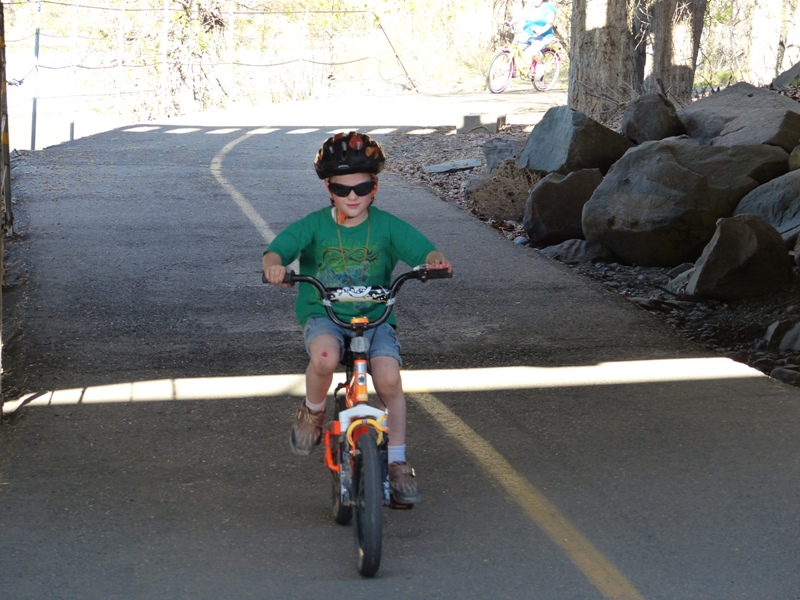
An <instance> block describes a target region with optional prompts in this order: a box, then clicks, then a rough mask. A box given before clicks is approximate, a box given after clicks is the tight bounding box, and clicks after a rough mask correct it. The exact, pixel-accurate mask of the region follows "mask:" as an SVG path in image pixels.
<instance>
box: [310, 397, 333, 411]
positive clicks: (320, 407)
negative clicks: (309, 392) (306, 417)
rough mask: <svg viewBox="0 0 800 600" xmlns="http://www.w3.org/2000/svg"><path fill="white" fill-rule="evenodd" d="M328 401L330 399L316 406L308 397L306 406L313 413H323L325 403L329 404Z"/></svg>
mask: <svg viewBox="0 0 800 600" xmlns="http://www.w3.org/2000/svg"><path fill="white" fill-rule="evenodd" d="M327 400H328V399H327V398H325V400H323V401H322V402H320V403H319V404H314V403H313V402H311V400H309V399H308V397H306V406H307V407H308V410H310V411H311V412H321V411H323V410H325V403H326V402H327Z"/></svg>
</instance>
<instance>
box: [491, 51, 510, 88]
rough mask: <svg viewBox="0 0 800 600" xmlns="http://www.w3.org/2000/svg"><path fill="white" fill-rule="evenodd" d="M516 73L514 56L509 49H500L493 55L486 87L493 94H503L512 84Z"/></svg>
mask: <svg viewBox="0 0 800 600" xmlns="http://www.w3.org/2000/svg"><path fill="white" fill-rule="evenodd" d="M513 74H514V57H513V56H512V54H511V52H508V51H507V50H500V52H498V53H497V54H495V55H494V57H492V61H491V62H490V63H489V70H488V72H487V73H486V87H487V88H488V89H489V91H490V92H491V93H493V94H501V93H502V92H504V91H506V89H508V86H509V85H511V77H512V75H513Z"/></svg>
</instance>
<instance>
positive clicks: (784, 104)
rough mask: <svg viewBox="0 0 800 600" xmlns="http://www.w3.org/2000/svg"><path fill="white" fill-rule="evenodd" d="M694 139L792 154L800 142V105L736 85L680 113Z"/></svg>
mask: <svg viewBox="0 0 800 600" xmlns="http://www.w3.org/2000/svg"><path fill="white" fill-rule="evenodd" d="M678 116H679V117H680V119H681V121H683V124H684V126H685V127H686V131H687V132H688V134H689V136H690V137H691V138H693V139H696V140H698V141H699V142H701V143H703V144H711V145H713V146H737V145H742V144H770V145H772V146H780V147H781V148H783V149H784V150H786V152H791V151H792V149H793V148H794V147H795V146H797V141H798V140H799V139H800V102H795V101H793V100H790V99H789V98H787V97H785V96H782V95H780V94H776V93H774V92H771V91H769V90H766V89H761V88H757V87H755V86H753V85H750V84H749V83H737V84H736V85H733V86H731V87H729V88H726V89H724V90H722V91H721V92H718V93H716V94H713V95H711V96H709V97H707V98H703V99H702V100H698V101H697V102H694V103H692V104H690V105H689V106H687V107H686V108H684V109H683V110H681V111H679V112H678Z"/></svg>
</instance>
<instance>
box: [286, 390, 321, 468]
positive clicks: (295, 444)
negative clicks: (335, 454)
mask: <svg viewBox="0 0 800 600" xmlns="http://www.w3.org/2000/svg"><path fill="white" fill-rule="evenodd" d="M324 421H325V411H324V410H322V411H320V412H318V413H316V412H311V410H310V409H309V408H308V407H307V406H306V401H305V400H303V403H302V404H301V405H300V408H298V409H297V413H296V414H295V416H294V423H292V435H291V436H289V446H290V447H291V449H292V453H294V454H297V455H298V456H308V455H309V454H310V453H311V451H312V450H313V449H314V446H317V445H319V442H320V440H321V439H322V424H323V422H324Z"/></svg>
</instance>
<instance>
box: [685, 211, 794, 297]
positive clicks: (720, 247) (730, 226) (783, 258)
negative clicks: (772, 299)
mask: <svg viewBox="0 0 800 600" xmlns="http://www.w3.org/2000/svg"><path fill="white" fill-rule="evenodd" d="M791 280H792V263H791V260H790V258H789V253H788V252H787V251H786V248H785V246H784V243H783V239H782V238H781V236H780V234H779V233H778V232H777V231H775V229H774V228H773V227H772V226H771V225H770V224H769V223H767V222H766V221H764V220H762V219H760V218H759V217H756V216H755V215H738V216H736V217H731V218H728V219H720V220H719V222H718V223H717V229H716V231H715V232H714V237H713V238H711V241H710V242H709V243H708V245H707V246H706V248H705V249H704V250H703V254H702V255H701V256H700V258H699V259H698V261H697V263H696V264H695V267H694V271H693V272H692V275H691V277H690V278H689V283H688V284H687V286H686V293H687V294H689V295H690V296H699V297H703V298H713V299H718V300H738V299H740V298H746V297H748V296H759V295H762V294H767V293H770V292H777V291H782V290H784V289H786V287H788V285H789V284H790V283H791Z"/></svg>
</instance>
